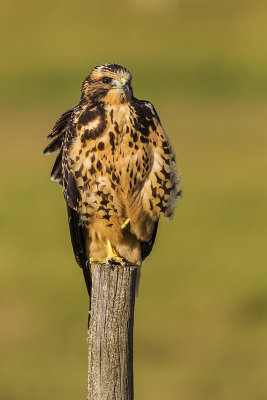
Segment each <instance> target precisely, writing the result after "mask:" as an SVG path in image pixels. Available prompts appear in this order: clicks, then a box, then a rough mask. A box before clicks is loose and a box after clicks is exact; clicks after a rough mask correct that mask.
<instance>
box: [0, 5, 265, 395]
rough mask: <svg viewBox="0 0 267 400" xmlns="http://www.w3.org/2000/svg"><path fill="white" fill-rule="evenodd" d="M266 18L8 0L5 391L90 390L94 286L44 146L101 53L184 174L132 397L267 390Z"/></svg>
mask: <svg viewBox="0 0 267 400" xmlns="http://www.w3.org/2000/svg"><path fill="white" fill-rule="evenodd" d="M266 19H267V5H266V2H265V1H261V0H254V1H246V0H235V1H233V0H221V1H216V0H202V1H201V0H181V1H174V0H173V1H172V0H128V1H124V2H123V1H117V2H109V1H106V0H102V1H101V2H91V1H89V0H88V1H85V0H83V1H82V0H76V1H74V0H65V1H62V0H61V1H52V0H47V1H41V2H36V1H31V0H25V1H23V2H19V1H18V0H2V1H1V16H0V22H1V23H0V30H1V44H2V50H1V65H0V86H1V93H2V94H1V99H0V103H1V143H2V145H1V149H2V151H1V172H0V173H1V194H0V195H1V211H0V229H1V240H0V249H1V280H0V296H1V302H0V318H1V323H0V352H1V362H0V377H1V378H0V399H1V400H24V399H30V400H31V399H38V400H46V399H49V400H58V399H63V398H64V399H67V400H77V399H85V397H86V379H87V343H86V336H87V309H88V300H87V295H86V290H85V287H84V283H83V278H82V274H81V271H80V270H79V268H78V267H77V265H76V264H75V261H74V257H73V254H72V249H71V244H70V239H69V233H68V226H67V218H66V211H65V206H64V202H63V198H62V194H61V190H60V188H59V186H58V185H56V184H55V183H52V182H51V181H50V180H49V174H50V170H51V167H52V164H53V157H43V156H42V149H43V147H44V146H45V144H46V143H45V142H44V141H43V139H44V137H45V136H46V135H47V134H48V133H49V131H50V129H51V127H52V126H53V124H54V122H55V120H56V119H57V118H58V117H59V116H60V114H61V113H62V112H64V111H65V110H67V109H68V108H70V107H73V106H74V105H76V104H77V102H78V100H79V96H80V88H81V82H82V81H83V79H84V78H85V76H86V75H87V74H88V73H89V71H90V69H91V68H92V67H93V66H95V65H98V64H101V63H104V62H115V63H119V64H122V65H124V66H126V67H127V68H128V69H129V70H130V71H131V72H132V74H133V87H134V92H135V95H136V97H138V98H142V99H147V100H150V101H151V102H152V103H153V104H154V105H155V107H156V109H157V111H158V113H159V115H160V117H161V120H162V123H163V125H164V127H165V129H166V131H167V133H168V135H169V137H170V139H171V141H172V143H173V146H174V148H175V151H176V153H177V158H178V165H179V167H180V170H181V173H182V177H183V188H184V198H183V200H182V201H181V202H180V204H179V206H178V207H177V210H176V215H175V218H174V220H173V221H172V222H171V223H169V222H167V221H161V224H160V229H159V233H158V237H157V242H156V246H155V249H154V250H153V253H152V254H151V256H150V258H149V259H148V260H147V261H146V262H145V263H144V266H143V272H142V280H141V287H140V296H139V298H138V299H137V303H136V316H135V343H134V347H135V349H134V367H135V398H136V399H138V400H145V399H146V400H162V399H164V400H173V399H177V400H214V399H216V400H241V399H242V400H251V399H253V400H264V399H266V398H267V379H266V377H267V343H266V342H267V341H266V333H267V272H266V264H267V263H266V258H267V249H266V236H267V230H266V217H267V211H266V202H267V188H266V167H267V165H266V150H267V135H266V115H267V113H266V106H267V96H266V94H267V41H266V36H267V23H266Z"/></svg>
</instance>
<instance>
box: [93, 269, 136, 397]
mask: <svg viewBox="0 0 267 400" xmlns="http://www.w3.org/2000/svg"><path fill="white" fill-rule="evenodd" d="M137 268H138V267H134V266H130V267H125V266H121V265H113V264H98V263H95V264H94V265H93V278H92V294H91V310H90V322H89V330H88V343H89V357H88V386H87V388H88V395H87V400H133V398H134V394H133V324H134V305H135V283H136V274H137Z"/></svg>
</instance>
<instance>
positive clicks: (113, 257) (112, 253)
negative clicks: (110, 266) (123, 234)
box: [106, 239, 127, 265]
mask: <svg viewBox="0 0 267 400" xmlns="http://www.w3.org/2000/svg"><path fill="white" fill-rule="evenodd" d="M107 248H108V254H107V258H106V261H108V262H109V261H111V262H112V261H113V262H115V263H119V264H121V265H125V264H126V263H127V261H126V260H125V259H124V258H122V257H120V256H119V255H118V253H116V250H115V249H114V248H113V247H112V244H111V243H110V240H108V239H107Z"/></svg>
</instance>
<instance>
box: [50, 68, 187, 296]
mask: <svg viewBox="0 0 267 400" xmlns="http://www.w3.org/2000/svg"><path fill="white" fill-rule="evenodd" d="M131 79H132V76H131V73H130V72H129V71H128V70H127V69H126V68H124V67H122V66H120V65H117V64H104V65H100V66H97V67H95V68H93V69H92V71H91V72H90V74H89V75H88V76H87V78H86V79H85V80H84V82H83V85H82V94H81V99H80V101H79V104H78V105H77V106H76V107H74V108H72V109H70V110H68V111H66V112H65V113H64V114H62V115H61V117H60V118H59V119H58V120H57V122H56V123H55V125H54V127H53V129H52V131H51V133H50V134H49V135H48V137H47V138H48V139H52V141H51V142H50V144H49V145H48V146H47V147H46V148H45V150H44V154H50V153H51V152H54V151H59V154H58V156H57V158H56V161H55V164H54V167H53V169H52V173H51V179H52V180H53V181H57V182H59V184H60V185H61V186H62V187H63V194H64V198H65V201H66V205H67V212H68V222H69V228H70V235H71V240H72V246H73V250H74V254H75V258H76V261H77V263H78V265H79V266H80V267H81V268H82V269H83V271H84V275H85V277H86V276H87V278H86V279H87V289H88V292H89V294H90V290H91V282H89V281H88V273H87V272H86V269H87V266H88V264H91V263H92V262H94V261H101V260H102V261H103V260H111V261H112V262H120V263H121V262H122V263H123V262H124V261H125V260H127V263H126V264H124V265H129V264H135V265H137V266H140V267H141V263H142V261H143V260H144V259H145V258H146V257H147V256H148V255H149V254H150V252H151V250H152V247H153V245H154V241H155V237H156V232H157V226H158V220H159V218H160V217H168V218H171V217H172V215H173V212H174V207H175V202H176V199H177V198H178V197H180V196H181V194H182V191H181V188H180V186H179V176H178V173H177V171H176V166H175V155H174V152H173V150H172V147H171V145H170V142H169V140H168V137H167V135H166V134H165V132H164V130H163V128H162V125H161V122H160V119H159V117H158V115H157V113H156V111H155V108H154V107H153V105H152V104H151V103H150V102H148V101H143V100H139V99H137V98H135V97H134V95H133V90H132V87H131ZM139 270H140V269H139ZM91 273H92V271H91ZM139 276H140V274H139Z"/></svg>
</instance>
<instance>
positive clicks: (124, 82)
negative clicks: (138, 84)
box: [112, 78, 130, 92]
mask: <svg viewBox="0 0 267 400" xmlns="http://www.w3.org/2000/svg"><path fill="white" fill-rule="evenodd" d="M112 87H113V88H114V89H123V90H125V91H127V92H129V91H130V83H129V81H128V79H126V78H121V79H120V80H116V81H113V86H112Z"/></svg>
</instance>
